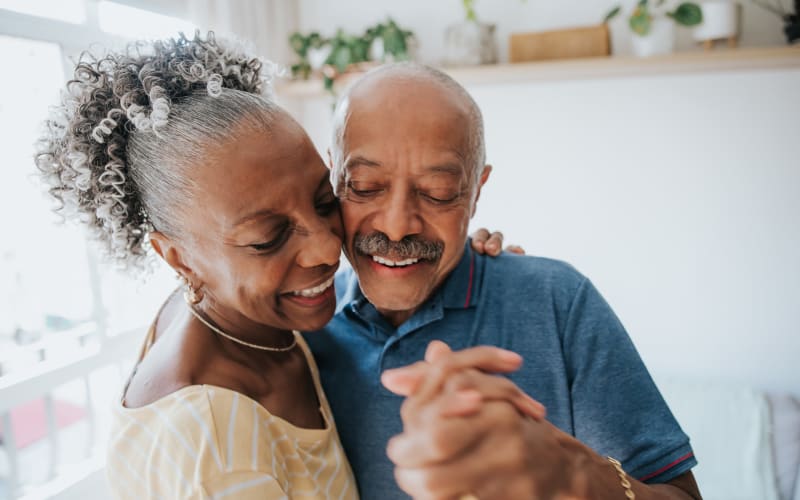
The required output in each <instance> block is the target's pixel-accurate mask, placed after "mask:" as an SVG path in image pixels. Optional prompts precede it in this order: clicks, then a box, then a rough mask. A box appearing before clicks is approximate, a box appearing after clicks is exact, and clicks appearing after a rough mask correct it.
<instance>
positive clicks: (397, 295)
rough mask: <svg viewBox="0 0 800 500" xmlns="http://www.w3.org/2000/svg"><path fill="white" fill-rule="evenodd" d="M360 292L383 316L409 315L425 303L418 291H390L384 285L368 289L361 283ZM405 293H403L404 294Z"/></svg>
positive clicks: (367, 286) (368, 287)
mask: <svg viewBox="0 0 800 500" xmlns="http://www.w3.org/2000/svg"><path fill="white" fill-rule="evenodd" d="M361 290H362V291H363V293H364V296H365V297H366V298H367V300H369V302H370V303H371V304H372V305H373V306H375V309H377V310H378V311H380V313H381V314H383V315H384V316H390V315H393V314H400V315H409V316H410V315H411V314H412V313H413V312H414V311H416V310H417V309H418V308H419V306H421V305H422V303H423V302H425V299H426V298H427V297H425V296H424V295H423V294H420V293H419V290H418V289H416V290H409V291H405V290H392V289H387V286H386V285H383V286H380V285H378V286H375V287H370V286H369V285H365V284H364V283H361ZM404 292H405V293H404Z"/></svg>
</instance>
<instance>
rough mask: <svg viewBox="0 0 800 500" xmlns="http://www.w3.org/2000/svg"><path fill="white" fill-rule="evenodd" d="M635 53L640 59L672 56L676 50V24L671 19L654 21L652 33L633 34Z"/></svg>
mask: <svg viewBox="0 0 800 500" xmlns="http://www.w3.org/2000/svg"><path fill="white" fill-rule="evenodd" d="M631 37H632V39H631V43H632V46H633V53H634V54H636V55H637V56H639V57H650V56H657V55H662V54H671V53H672V51H673V50H674V49H675V22H674V21H672V20H671V19H654V20H653V23H652V25H651V26H650V33H648V34H647V35H645V36H641V35H639V34H637V33H632V34H631Z"/></svg>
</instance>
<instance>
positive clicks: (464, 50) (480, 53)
mask: <svg viewBox="0 0 800 500" xmlns="http://www.w3.org/2000/svg"><path fill="white" fill-rule="evenodd" d="M494 32H495V25H494V24H484V23H479V22H476V21H464V22H462V23H459V24H453V25H451V26H449V27H448V28H447V31H446V32H445V60H444V64H445V65H446V66H465V65H474V64H492V63H496V62H497V42H496V41H495V37H494Z"/></svg>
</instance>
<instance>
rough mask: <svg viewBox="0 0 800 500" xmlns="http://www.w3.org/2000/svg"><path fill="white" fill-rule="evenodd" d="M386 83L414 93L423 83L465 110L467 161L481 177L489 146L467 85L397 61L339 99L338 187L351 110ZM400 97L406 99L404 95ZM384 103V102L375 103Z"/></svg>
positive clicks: (334, 147) (334, 154)
mask: <svg viewBox="0 0 800 500" xmlns="http://www.w3.org/2000/svg"><path fill="white" fill-rule="evenodd" d="M383 85H394V86H397V87H398V89H402V91H403V92H408V93H409V95H411V94H413V93H414V92H415V91H416V90H417V89H419V88H420V87H419V86H422V87H427V88H431V87H437V88H438V89H440V90H441V91H443V93H444V94H447V98H449V99H450V100H452V102H453V103H454V104H455V105H456V106H458V107H460V108H461V109H462V110H463V114H464V115H465V116H464V118H465V121H464V122H463V125H464V126H466V127H468V133H467V140H466V144H465V151H463V155H464V157H465V163H466V164H467V165H470V166H471V167H472V169H473V173H472V175H471V178H472V180H473V181H474V180H476V179H478V178H479V177H480V175H481V172H482V171H483V168H484V166H485V164H486V146H485V142H484V135H483V115H482V114H481V110H480V108H478V104H477V103H476V102H475V100H474V99H473V98H472V96H471V95H469V93H468V92H467V91H466V89H465V88H464V87H462V86H461V84H459V83H458V82H456V81H455V80H454V79H453V78H452V77H450V76H449V75H447V74H446V73H444V72H442V71H439V70H437V69H434V68H431V67H430V66H425V65H422V64H417V63H408V62H405V63H396V64H387V65H384V66H380V67H378V68H375V69H373V70H371V71H369V72H368V73H366V74H365V75H364V76H363V77H361V78H359V79H358V80H357V81H356V82H354V83H353V84H352V85H351V86H350V87H349V88H348V89H347V90H346V91H345V93H344V95H343V96H342V97H341V98H340V99H339V102H338V104H337V106H336V110H335V112H334V118H333V137H332V140H331V150H330V153H331V162H332V164H333V165H332V172H331V180H332V184H333V186H334V188H335V189H337V190H338V187H339V184H340V180H341V178H342V176H341V169H342V167H343V164H344V160H345V158H344V151H345V144H344V140H345V133H346V129H347V123H348V120H349V119H350V118H351V111H352V110H353V109H354V108H355V107H357V106H358V105H359V104H360V103H361V102H362V100H369V99H370V98H371V95H372V94H373V92H371V91H372V90H373V89H376V88H380V86H383ZM398 98H401V99H402V95H399V96H398ZM373 104H374V105H380V104H381V103H380V102H375V103H373ZM415 112H419V113H425V112H427V110H425V109H417V110H415Z"/></svg>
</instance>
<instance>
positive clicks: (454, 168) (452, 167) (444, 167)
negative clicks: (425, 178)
mask: <svg viewBox="0 0 800 500" xmlns="http://www.w3.org/2000/svg"><path fill="white" fill-rule="evenodd" d="M425 173H429V174H449V175H456V176H460V175H461V174H463V173H464V168H463V167H462V166H461V165H458V164H456V163H444V164H441V165H432V166H430V167H428V168H426V169H425Z"/></svg>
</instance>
